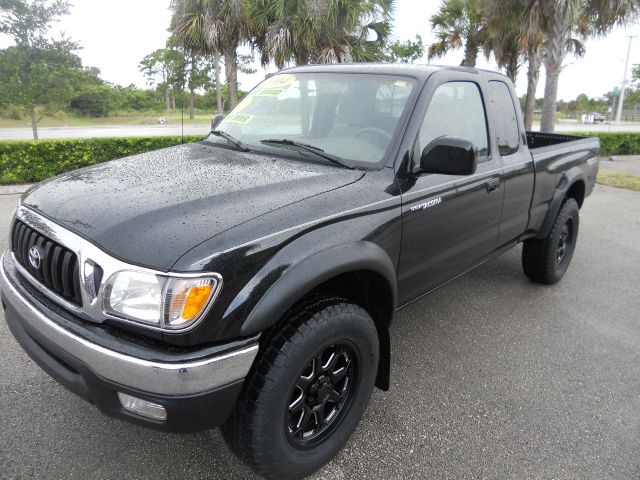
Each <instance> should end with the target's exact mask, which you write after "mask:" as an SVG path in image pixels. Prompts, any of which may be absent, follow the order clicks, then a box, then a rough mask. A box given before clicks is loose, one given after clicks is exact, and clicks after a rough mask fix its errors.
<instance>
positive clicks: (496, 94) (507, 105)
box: [489, 80, 520, 156]
mask: <svg viewBox="0 0 640 480" xmlns="http://www.w3.org/2000/svg"><path fill="white" fill-rule="evenodd" d="M489 94H490V95H491V103H492V104H493V105H494V106H495V108H494V109H493V110H494V111H495V112H496V115H495V128H496V140H497V142H498V150H499V151H500V155H502V156H506V155H512V154H514V153H516V152H517V151H518V148H519V147H520V132H519V131H518V115H517V113H516V106H515V105H514V104H513V98H512V97H511V91H510V90H509V87H507V85H506V84H505V83H503V82H498V81H496V80H493V81H490V82H489Z"/></svg>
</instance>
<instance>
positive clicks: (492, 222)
mask: <svg viewBox="0 0 640 480" xmlns="http://www.w3.org/2000/svg"><path fill="white" fill-rule="evenodd" d="M427 94H428V93H427ZM442 136H451V137H459V138H463V139H465V140H469V141H471V142H473V143H474V145H475V146H476V147H477V148H478V167H477V170H476V172H475V174H473V175H468V176H453V175H441V174H419V173H417V174H413V175H414V178H413V180H412V181H411V182H410V188H408V189H405V191H404V192H403V194H402V217H403V227H402V250H401V254H400V264H399V269H398V271H399V273H398V287H399V288H398V290H399V292H400V298H399V302H400V305H402V304H405V303H407V302H409V301H411V300H413V299H415V298H417V297H419V296H420V295H422V294H424V293H426V292H428V291H429V290H432V289H433V288H435V287H437V286H439V285H441V284H442V283H444V282H446V281H448V280H450V279H452V278H454V277H455V276H456V275H458V274H460V273H462V272H464V271H466V270H467V269H469V268H471V267H473V266H475V265H477V264H478V263H479V262H481V261H482V260H483V259H484V258H486V257H487V256H488V255H489V254H490V253H491V252H492V251H493V250H495V248H496V246H497V241H498V231H499V222H500V215H501V209H502V203H503V193H504V189H503V188H501V187H502V166H501V162H500V158H499V156H497V155H495V156H494V155H493V153H492V152H491V148H490V146H491V142H490V141H489V138H490V137H489V128H488V122H487V115H486V111H485V105H484V101H483V96H482V89H481V87H480V85H479V84H478V83H475V82H473V81H453V82H444V83H441V84H440V85H439V86H437V87H436V88H434V89H432V93H431V98H430V100H429V102H428V106H427V109H426V111H425V113H424V116H423V118H422V125H421V127H420V133H419V135H418V138H417V139H416V145H415V148H414V150H413V151H414V158H415V160H414V163H418V164H419V158H420V154H421V152H422V150H423V149H424V148H425V147H426V146H427V145H428V144H429V143H430V142H431V141H433V140H434V139H436V138H439V137H442Z"/></svg>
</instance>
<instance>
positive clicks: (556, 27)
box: [522, 0, 640, 132]
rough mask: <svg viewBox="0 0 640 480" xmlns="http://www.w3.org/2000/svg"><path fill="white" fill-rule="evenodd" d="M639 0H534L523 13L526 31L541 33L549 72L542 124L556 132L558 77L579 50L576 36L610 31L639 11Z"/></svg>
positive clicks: (545, 62)
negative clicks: (565, 63) (577, 49)
mask: <svg viewBox="0 0 640 480" xmlns="http://www.w3.org/2000/svg"><path fill="white" fill-rule="evenodd" d="M639 10H640V0H563V1H558V0H531V1H530V2H529V4H528V6H527V8H526V9H525V12H524V14H523V16H522V19H523V26H524V31H526V32H527V33H528V34H529V35H531V36H536V35H540V34H542V35H543V36H544V40H543V47H542V48H543V57H544V66H545V72H546V83H545V91H544V112H543V116H542V123H541V126H540V129H541V131H543V132H553V131H554V129H555V116H556V111H557V98H558V81H559V77H560V72H561V71H562V63H563V61H564V59H565V57H566V55H567V53H569V52H570V51H576V47H577V44H576V43H575V42H574V40H573V38H572V37H573V36H574V35H577V36H579V37H581V38H586V36H589V35H599V34H604V33H606V32H608V31H609V30H610V29H611V28H612V27H613V26H615V25H617V24H621V23H624V22H625V21H626V20H628V19H629V18H632V17H634V16H636V15H637V14H638V11H639Z"/></svg>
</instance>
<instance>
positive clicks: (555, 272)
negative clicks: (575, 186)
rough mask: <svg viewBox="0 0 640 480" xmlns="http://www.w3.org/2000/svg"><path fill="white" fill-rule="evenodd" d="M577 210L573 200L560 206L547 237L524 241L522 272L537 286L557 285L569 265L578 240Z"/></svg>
mask: <svg viewBox="0 0 640 480" xmlns="http://www.w3.org/2000/svg"><path fill="white" fill-rule="evenodd" d="M579 225H580V208H579V207H578V203H577V202H576V201H575V200H574V199H573V198H568V199H566V200H565V202H564V203H563V204H562V207H561V208H560V211H559V212H558V215H557V216H556V219H555V221H554V222H553V226H552V227H551V231H550V232H549V234H548V235H547V236H546V237H545V238H542V239H530V240H525V242H524V246H523V248H522V268H523V270H524V273H525V275H526V276H527V277H529V278H530V279H531V280H533V281H534V282H537V283H544V284H547V285H551V284H553V283H556V282H557V281H559V280H560V279H561V278H562V277H563V276H564V274H565V273H566V271H567V269H568V268H569V264H570V263H571V259H572V258H573V252H574V250H575V248H576V241H577V239H578V227H579Z"/></svg>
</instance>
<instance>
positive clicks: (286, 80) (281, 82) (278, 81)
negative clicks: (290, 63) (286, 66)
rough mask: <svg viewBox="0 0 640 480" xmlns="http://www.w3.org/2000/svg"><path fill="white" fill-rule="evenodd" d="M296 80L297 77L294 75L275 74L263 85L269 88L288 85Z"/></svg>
mask: <svg viewBox="0 0 640 480" xmlns="http://www.w3.org/2000/svg"><path fill="white" fill-rule="evenodd" d="M295 81H296V77H294V76H293V75H289V74H283V75H274V76H273V77H271V78H268V79H267V80H265V82H264V83H263V84H262V85H263V86H265V87H268V88H278V87H288V86H289V85H291V84H292V83H293V82H295Z"/></svg>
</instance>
